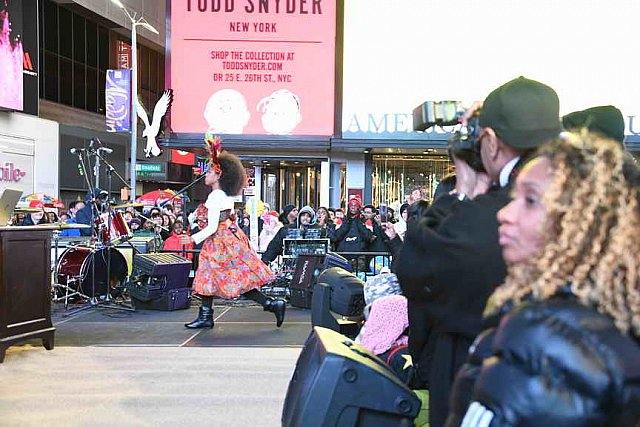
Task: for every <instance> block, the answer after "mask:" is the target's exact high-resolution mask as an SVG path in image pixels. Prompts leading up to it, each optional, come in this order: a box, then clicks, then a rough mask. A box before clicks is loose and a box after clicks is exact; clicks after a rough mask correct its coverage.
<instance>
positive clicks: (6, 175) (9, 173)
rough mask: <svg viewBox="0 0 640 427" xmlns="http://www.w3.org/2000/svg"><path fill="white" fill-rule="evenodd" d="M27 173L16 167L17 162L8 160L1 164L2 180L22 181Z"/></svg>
mask: <svg viewBox="0 0 640 427" xmlns="http://www.w3.org/2000/svg"><path fill="white" fill-rule="evenodd" d="M26 175H27V173H26V172H25V171H23V170H20V168H18V167H16V165H15V163H12V162H6V163H5V164H4V166H0V181H7V182H20V181H21V180H22V178H24V177H25V176H26Z"/></svg>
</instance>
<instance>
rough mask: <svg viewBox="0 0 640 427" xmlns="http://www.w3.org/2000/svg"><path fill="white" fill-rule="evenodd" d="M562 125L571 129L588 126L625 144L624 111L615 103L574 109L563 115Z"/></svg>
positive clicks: (590, 129) (591, 130)
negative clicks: (578, 109) (614, 104)
mask: <svg viewBox="0 0 640 427" xmlns="http://www.w3.org/2000/svg"><path fill="white" fill-rule="evenodd" d="M562 125H563V126H564V128H565V129H566V130H569V131H576V130H580V129H583V128H586V129H587V130H589V131H590V132H594V133H598V134H600V135H602V136H606V137H607V138H611V139H613V140H614V141H618V142H619V143H620V144H622V145H624V118H623V117H622V112H621V111H620V110H618V109H617V108H616V107H614V106H613V105H601V106H598V107H592V108H587V109H586V110H582V111H574V112H573V113H569V114H567V115H566V116H564V117H562Z"/></svg>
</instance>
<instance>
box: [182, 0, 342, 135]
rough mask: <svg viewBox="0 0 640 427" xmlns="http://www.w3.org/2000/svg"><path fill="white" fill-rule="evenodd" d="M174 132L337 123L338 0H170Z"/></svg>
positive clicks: (321, 131) (323, 130)
mask: <svg viewBox="0 0 640 427" xmlns="http://www.w3.org/2000/svg"><path fill="white" fill-rule="evenodd" d="M170 7H171V10H170V14H171V28H170V34H171V40H170V46H171V58H170V61H171V72H170V76H171V82H170V87H171V88H172V89H173V91H174V103H173V105H172V108H171V127H172V129H173V131H174V132H176V133H204V132H205V131H206V130H209V131H210V132H212V133H216V134H256V135H264V134H272V135H321V136H322V135H324V136H330V135H332V134H333V128H334V90H335V89H334V74H335V28H336V0H287V1H283V0H272V1H266V0H260V1H258V0H217V1H216V0H210V1H202V0H201V1H197V0H187V1H185V0H172V1H171V6H170Z"/></svg>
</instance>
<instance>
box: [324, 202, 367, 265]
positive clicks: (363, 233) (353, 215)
mask: <svg viewBox="0 0 640 427" xmlns="http://www.w3.org/2000/svg"><path fill="white" fill-rule="evenodd" d="M347 208H348V209H347V214H346V215H345V217H344V220H343V224H342V225H341V226H340V228H338V229H337V230H336V232H335V237H334V239H335V241H334V242H333V243H334V244H335V247H336V250H337V251H338V252H363V251H366V250H367V246H368V245H369V243H370V242H371V241H372V240H373V232H372V231H371V230H369V229H368V228H367V227H366V226H365V224H364V221H365V218H364V216H363V215H362V202H361V201H360V199H359V198H357V197H352V198H351V199H350V200H349V203H348V204H347ZM346 258H347V259H349V260H350V261H351V264H352V265H353V266H354V268H355V269H356V271H358V272H360V271H365V269H366V268H367V267H366V265H367V260H366V257H365V256H358V255H350V256H347V257H346Z"/></svg>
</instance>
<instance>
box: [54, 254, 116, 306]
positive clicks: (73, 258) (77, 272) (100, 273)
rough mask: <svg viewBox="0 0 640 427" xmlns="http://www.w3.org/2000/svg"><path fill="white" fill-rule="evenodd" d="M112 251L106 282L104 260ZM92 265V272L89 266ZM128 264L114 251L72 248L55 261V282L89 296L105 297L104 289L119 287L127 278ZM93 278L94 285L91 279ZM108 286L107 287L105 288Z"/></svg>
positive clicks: (105, 262)
mask: <svg viewBox="0 0 640 427" xmlns="http://www.w3.org/2000/svg"><path fill="white" fill-rule="evenodd" d="M109 252H111V273H110V274H109V278H108V279H107V261H108V257H109ZM94 264H95V273H94V272H92V265H94ZM127 270H128V268H127V262H126V261H125V259H124V257H123V256H122V254H121V253H120V252H118V251H117V250H115V249H113V248H112V249H111V251H109V249H99V250H96V249H94V248H88V247H83V246H76V247H71V248H68V249H67V250H65V251H64V252H63V253H62V256H60V260H59V261H58V270H57V271H58V283H59V284H61V285H66V286H69V287H70V288H72V289H75V290H76V291H79V292H80V293H82V294H85V295H87V296H89V297H94V296H97V295H106V294H107V289H110V290H113V289H116V288H117V287H119V286H121V285H122V284H123V282H124V280H125V279H126V277H127ZM94 275H95V286H93V283H92V279H93V277H94ZM107 283H108V284H109V286H108V287H107Z"/></svg>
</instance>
